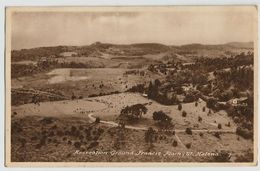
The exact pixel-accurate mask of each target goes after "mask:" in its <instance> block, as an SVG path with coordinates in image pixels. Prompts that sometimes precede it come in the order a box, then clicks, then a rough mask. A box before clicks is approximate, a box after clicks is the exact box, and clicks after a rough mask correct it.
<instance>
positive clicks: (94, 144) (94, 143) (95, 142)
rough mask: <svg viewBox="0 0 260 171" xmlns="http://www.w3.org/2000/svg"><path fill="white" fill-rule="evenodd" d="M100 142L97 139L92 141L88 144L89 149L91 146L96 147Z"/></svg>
mask: <svg viewBox="0 0 260 171" xmlns="http://www.w3.org/2000/svg"><path fill="white" fill-rule="evenodd" d="M98 144H99V143H98V142H97V141H94V142H92V143H91V144H90V145H89V146H88V148H87V149H88V150H89V149H91V148H93V147H96V146H98Z"/></svg>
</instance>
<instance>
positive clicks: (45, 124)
mask: <svg viewBox="0 0 260 171" xmlns="http://www.w3.org/2000/svg"><path fill="white" fill-rule="evenodd" d="M137 103H141V104H146V107H147V108H148V112H147V114H146V115H144V116H143V118H142V119H141V120H140V121H139V122H137V123H136V124H134V125H132V126H133V127H136V128H138V127H142V128H148V127H150V126H152V127H154V128H155V129H157V127H156V125H155V122H154V121H153V119H152V113H153V112H154V111H157V110H158V109H160V110H163V111H165V112H166V113H167V114H168V115H169V116H171V117H172V118H173V123H174V124H175V128H174V130H175V131H176V132H175V134H173V133H170V134H169V133H167V132H164V131H158V140H157V141H156V142H154V143H153V145H152V146H151V147H150V145H149V144H147V143H146V142H145V141H144V134H145V131H144V130H138V129H122V128H117V127H115V126H112V125H109V124H105V123H99V124H97V123H96V124H95V123H93V121H91V120H90V118H89V115H90V114H93V116H94V117H100V118H101V120H102V121H103V120H104V121H110V122H117V120H116V118H117V117H118V115H119V113H120V110H121V109H122V108H123V107H125V106H126V105H132V104H137ZM182 106H183V108H182V111H183V110H185V111H186V112H187V116H186V117H182V115H181V111H179V110H177V106H176V105H172V106H162V105H160V104H158V103H157V102H155V101H151V100H148V99H146V98H145V97H142V96H141V95H140V94H136V93H121V94H113V95H107V96H99V97H93V98H85V99H81V100H65V101H57V102H42V103H40V104H39V105H37V104H36V105H35V104H25V105H20V106H16V107H12V113H13V116H12V141H13V142H14V143H12V161H23V160H24V161H119V162H123V161H131V162H134V161H145V162H146V161H147V162H148V161H158V162H159V161H185V162H189V161H204V162H205V161H211V160H213V157H212V156H200V155H199V156H193V157H190V156H189V155H188V154H190V153H191V154H198V153H206V152H212V153H214V152H215V151H217V150H218V151H220V150H227V151H229V152H230V153H231V154H232V157H231V160H233V161H234V160H235V159H236V157H237V155H240V154H244V152H245V151H248V150H249V149H250V148H251V147H252V143H253V142H252V141H251V140H245V139H243V138H242V137H239V136H237V135H236V134H235V132H224V131H225V130H232V129H235V128H236V124H235V123H233V122H232V120H231V119H230V118H228V117H227V116H226V113H225V112H223V111H221V112H217V113H212V114H211V115H207V112H203V111H202V107H204V106H205V102H203V101H201V102H200V103H199V104H198V106H197V107H195V105H194V103H186V104H183V105H182ZM206 111H208V109H206ZM14 113H16V114H14ZM198 116H201V117H202V118H203V121H202V122H198V120H197V119H198ZM227 122H231V126H230V127H227V126H225V124H226V123H227ZM219 123H221V124H222V129H219V130H218V128H217V124H219ZM72 127H76V130H74V132H73V129H72ZM187 127H190V128H192V130H193V134H192V135H188V134H187V133H185V131H184V130H185V129H186V128H187ZM195 130H198V131H195ZM205 130H209V131H210V130H213V132H207V131H205ZM215 130H217V131H215ZM172 131H173V130H172ZM218 131H219V132H220V137H216V136H215V134H214V133H215V132H218ZM221 131H223V132H221ZM201 133H202V135H201ZM174 141H177V142H178V144H177V146H173V142H174ZM75 143H76V145H75ZM77 143H79V144H80V147H79V146H78V144H77ZM189 143H191V147H190V148H187V147H186V145H187V144H189ZM95 150H96V151H100V152H108V154H106V155H101V154H100V155H98V154H95V155H93V154H92V153H91V152H93V151H95ZM120 151H121V153H124V154H114V153H116V152H117V153H119V152H120ZM130 152H134V154H135V155H133V154H128V153H130ZM141 152H142V154H140V155H137V154H138V153H141ZM148 152H150V153H151V152H153V153H154V154H151V155H148V154H146V153H148ZM158 152H160V153H161V155H159V154H156V153H158ZM178 152H179V153H181V154H186V155H182V156H179V155H178ZM188 152H190V153H188ZM90 153H91V154H90ZM125 153H127V154H125ZM176 153H177V154H176ZM191 154H190V155H191ZM122 156H123V157H122ZM144 156H145V157H144Z"/></svg>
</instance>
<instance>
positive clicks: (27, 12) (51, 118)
mask: <svg viewBox="0 0 260 171" xmlns="http://www.w3.org/2000/svg"><path fill="white" fill-rule="evenodd" d="M256 14H257V10H256V7H254V6H239V7H238V6H215V7H214V6H205V7H196V6H193V7H191V6H190V7H188V6H187V7H156V8H150V7H132V8H131V7H128V8H127V7H106V8H101V7H95V8H94V7H92V8H91V7H89V8H69V7H68V8H58V7H56V8H51V7H49V8H8V9H7V42H6V43H7V52H6V53H7V56H6V61H7V62H6V67H7V70H6V71H7V102H6V103H7V113H6V142H7V143H6V161H7V163H8V164H10V165H11V163H24V162H35V163H36V162H107V163H111V162H142V163H147V162H164V163H212V164H213V163H222V164H223V163H244V164H248V165H250V164H251V165H254V164H255V162H256V153H257V149H256V146H255V143H256V142H255V141H256V138H257V137H256V134H255V131H256V130H255V129H256V125H257V123H255V122H254V121H256V120H255V115H254V114H255V112H256V109H255V108H254V102H255V101H256V98H255V96H256V95H255V93H254V92H255V91H254V89H255V84H254V81H255V82H256V80H254V73H255V72H254V70H255V67H256V66H255V64H256V63H257V62H256V61H255V60H256V59H255V56H256V55H255V54H256V53H257V51H256V50H257V49H256V48H255V47H256V45H257V42H256V41H255V39H256V36H257V35H256V21H257V20H256V16H257V15H256Z"/></svg>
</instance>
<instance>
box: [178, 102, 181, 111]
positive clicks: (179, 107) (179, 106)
mask: <svg viewBox="0 0 260 171" xmlns="http://www.w3.org/2000/svg"><path fill="white" fill-rule="evenodd" d="M181 109H182V105H181V103H179V104H178V110H179V111H181Z"/></svg>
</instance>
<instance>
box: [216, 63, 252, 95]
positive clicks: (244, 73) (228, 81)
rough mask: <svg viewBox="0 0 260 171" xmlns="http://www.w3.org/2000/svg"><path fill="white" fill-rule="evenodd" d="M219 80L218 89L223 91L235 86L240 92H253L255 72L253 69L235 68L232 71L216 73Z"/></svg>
mask: <svg viewBox="0 0 260 171" xmlns="http://www.w3.org/2000/svg"><path fill="white" fill-rule="evenodd" d="M214 75H215V76H216V79H217V85H216V87H217V88H218V89H220V90H222V91H223V89H226V88H228V87H230V86H231V85H234V87H235V88H236V89H238V90H239V91H245V90H253V85H254V81H253V79H254V71H253V68H251V67H245V66H244V67H233V68H231V69H230V71H220V72H214Z"/></svg>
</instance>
